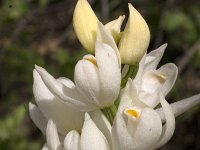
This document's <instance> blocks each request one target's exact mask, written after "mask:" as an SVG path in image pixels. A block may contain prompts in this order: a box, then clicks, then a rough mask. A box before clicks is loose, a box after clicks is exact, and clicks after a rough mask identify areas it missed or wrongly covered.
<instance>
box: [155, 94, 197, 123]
mask: <svg viewBox="0 0 200 150" xmlns="http://www.w3.org/2000/svg"><path fill="white" fill-rule="evenodd" d="M199 103H200V94H196V95H194V96H192V97H189V98H185V99H183V100H180V101H177V102H174V103H172V104H170V106H171V108H172V111H173V113H174V116H175V117H177V116H179V115H181V114H183V113H184V112H186V111H188V110H189V109H191V108H192V107H194V106H195V105H198V104H199ZM156 111H157V112H158V114H159V115H160V118H161V120H162V122H165V116H164V113H163V109H162V108H158V109H157V110H156Z"/></svg>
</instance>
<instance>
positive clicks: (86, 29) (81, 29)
mask: <svg viewBox="0 0 200 150" xmlns="http://www.w3.org/2000/svg"><path fill="white" fill-rule="evenodd" d="M97 21H98V18H97V17H96V15H95V13H94V12H93V10H92V8H91V7H90V4H89V3H88V1H87V0H78V2H77V4H76V7H75V10H74V15H73V26H74V30H75V32H76V35H77V37H78V39H79V41H80V42H81V44H82V45H83V47H84V48H85V49H86V50H87V51H88V52H90V53H94V49H95V41H96V34H97Z"/></svg>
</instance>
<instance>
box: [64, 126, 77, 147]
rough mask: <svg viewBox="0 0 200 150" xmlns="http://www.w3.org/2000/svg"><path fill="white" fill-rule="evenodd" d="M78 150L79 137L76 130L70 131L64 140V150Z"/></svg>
mask: <svg viewBox="0 0 200 150" xmlns="http://www.w3.org/2000/svg"><path fill="white" fill-rule="evenodd" d="M72 149H73V150H80V135H79V133H78V132H77V131H76V130H72V131H70V132H69V133H68V134H67V135H66V137H65V140H64V150H72Z"/></svg>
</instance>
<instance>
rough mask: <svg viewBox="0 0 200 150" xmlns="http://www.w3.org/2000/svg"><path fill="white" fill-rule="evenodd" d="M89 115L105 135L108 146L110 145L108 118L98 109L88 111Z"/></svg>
mask: <svg viewBox="0 0 200 150" xmlns="http://www.w3.org/2000/svg"><path fill="white" fill-rule="evenodd" d="M90 116H91V118H92V120H93V121H94V123H95V124H96V126H97V127H98V128H99V130H100V131H101V132H102V133H103V135H104V136H105V137H106V139H107V141H108V143H109V145H110V146H112V138H111V125H110V122H109V121H108V119H107V118H106V117H105V116H104V115H103V113H102V112H101V111H100V110H95V111H93V112H90Z"/></svg>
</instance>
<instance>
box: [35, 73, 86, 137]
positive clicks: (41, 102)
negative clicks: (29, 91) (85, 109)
mask: <svg viewBox="0 0 200 150" xmlns="http://www.w3.org/2000/svg"><path fill="white" fill-rule="evenodd" d="M33 76H34V84H33V92H34V96H35V100H36V103H37V105H38V107H39V108H40V111H41V112H42V113H43V115H44V116H45V117H46V118H47V119H52V120H53V121H54V122H55V123H56V124H57V128H58V131H59V132H60V133H61V134H62V135H65V134H66V133H67V132H68V131H70V130H72V129H76V130H78V131H80V130H81V128H82V125H83V119H84V113H82V112H80V111H79V110H77V109H74V108H73V107H70V106H69V105H68V104H67V103H64V102H63V101H62V100H60V99H59V98H57V97H56V96H54V95H53V94H52V93H51V92H50V91H49V90H48V88H47V87H46V86H45V84H44V82H43V80H42V78H41V77H40V75H39V74H38V72H37V71H36V70H34V75H33ZM57 81H58V83H61V82H66V83H65V84H66V85H69V86H71V84H70V83H68V84H67V80H66V79H65V80H64V79H62V80H61V79H59V80H57ZM62 114H65V115H62ZM69 120H70V121H69Z"/></svg>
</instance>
